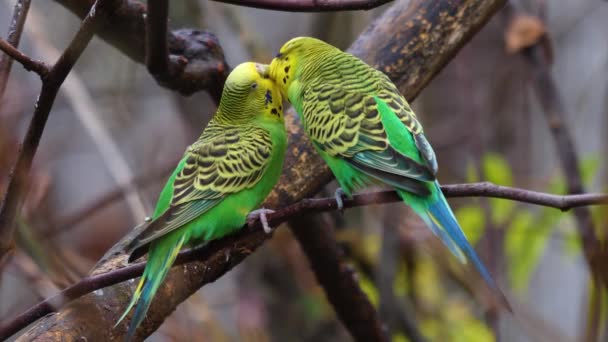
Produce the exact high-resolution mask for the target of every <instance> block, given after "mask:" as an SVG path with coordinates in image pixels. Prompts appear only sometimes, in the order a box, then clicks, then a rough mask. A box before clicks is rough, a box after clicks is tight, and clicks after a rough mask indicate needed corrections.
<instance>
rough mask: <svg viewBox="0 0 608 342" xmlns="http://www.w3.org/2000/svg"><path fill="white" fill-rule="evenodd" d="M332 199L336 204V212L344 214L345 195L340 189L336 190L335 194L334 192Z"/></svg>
mask: <svg viewBox="0 0 608 342" xmlns="http://www.w3.org/2000/svg"><path fill="white" fill-rule="evenodd" d="M334 198H335V199H336V203H337V204H338V210H339V211H340V212H341V213H342V214H344V198H346V193H345V192H344V190H342V188H337V189H336V192H334Z"/></svg>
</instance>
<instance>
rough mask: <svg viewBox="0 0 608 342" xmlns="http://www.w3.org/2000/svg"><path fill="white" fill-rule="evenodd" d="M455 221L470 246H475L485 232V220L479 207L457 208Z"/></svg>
mask: <svg viewBox="0 0 608 342" xmlns="http://www.w3.org/2000/svg"><path fill="white" fill-rule="evenodd" d="M455 215H456V219H457V220H458V222H459V223H460V227H462V230H463V231H464V233H465V235H466V236H467V239H468V240H469V242H470V243H471V245H473V246H474V245H475V244H476V243H477V242H478V241H479V239H480V238H481V237H482V236H483V233H484V231H485V223H486V222H485V218H484V215H483V210H482V209H481V207H480V206H479V205H467V206H462V207H460V208H458V210H456V212H455Z"/></svg>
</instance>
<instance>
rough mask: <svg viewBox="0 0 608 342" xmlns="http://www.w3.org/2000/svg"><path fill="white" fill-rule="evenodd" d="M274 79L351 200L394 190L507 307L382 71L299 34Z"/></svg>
mask: <svg viewBox="0 0 608 342" xmlns="http://www.w3.org/2000/svg"><path fill="white" fill-rule="evenodd" d="M270 75H271V77H272V78H273V79H274V80H275V82H276V83H277V84H278V85H279V87H280V88H281V92H282V94H283V96H284V97H286V98H287V99H288V100H289V101H290V102H291V104H292V105H293V106H294V108H295V109H296V111H297V112H298V114H299V115H300V117H301V119H302V121H303V123H304V128H305V131H306V133H307V135H308V136H309V137H310V139H311V140H312V143H313V145H314V146H315V148H316V149H317V151H318V152H319V154H320V155H321V157H322V158H323V159H324V160H325V162H326V163H327V165H328V166H329V168H330V169H331V170H332V172H333V174H334V175H335V177H336V179H337V181H338V183H339V184H340V186H341V188H342V189H343V191H344V192H345V193H346V194H347V195H349V196H350V195H351V194H352V192H353V191H355V190H357V189H360V188H363V187H365V186H367V185H369V184H372V183H373V184H385V185H389V186H391V187H393V188H394V189H395V190H396V191H397V193H398V194H399V195H400V196H401V198H402V199H403V201H404V202H405V203H406V204H408V205H410V206H411V207H412V209H413V210H414V211H415V212H416V213H417V214H418V215H419V216H420V217H421V218H422V219H423V220H424V222H425V223H426V224H427V226H428V227H429V228H430V229H431V230H432V231H433V233H435V235H437V236H438V237H439V238H440V239H441V241H442V242H443V243H444V244H445V245H446V246H447V247H448V248H449V250H450V251H451V252H452V253H453V254H454V255H455V256H456V257H457V258H458V259H459V260H460V261H462V262H466V261H467V260H471V261H472V262H473V264H474V265H475V267H476V268H477V270H478V271H479V272H480V274H481V275H482V276H483V278H484V279H485V281H486V282H487V283H488V284H489V286H490V287H491V288H492V289H494V290H495V291H496V293H497V294H498V295H499V298H500V300H501V301H503V303H504V304H506V306H507V307H508V303H507V302H506V300H505V299H504V296H503V295H502V293H501V292H500V290H499V289H498V287H497V286H496V284H495V282H494V281H493V279H492V277H491V276H490V274H489V272H488V271H487V270H486V268H485V267H484V266H483V264H482V263H481V261H480V260H479V257H478V256H477V254H476V253H475V251H474V249H473V248H472V247H471V245H470V244H469V243H468V241H467V239H466V237H465V235H464V233H463V232H462V230H461V228H460V226H459V224H458V222H457V221H456V218H455V217H454V214H453V213H452V210H451V209H450V207H449V205H448V203H447V201H446V200H445V197H444V196H443V194H442V192H441V189H440V187H439V183H438V182H437V180H436V178H435V176H436V173H437V161H436V158H435V153H434V152H433V149H432V147H431V145H430V144H429V142H428V141H427V139H426V137H425V136H424V133H423V129H422V126H421V125H420V123H419V122H418V120H417V118H416V115H415V114H414V112H413V110H412V108H411V107H410V105H409V104H408V103H407V101H406V100H405V98H404V97H403V96H402V95H401V94H400V93H399V91H398V89H397V87H396V86H395V85H394V84H393V83H392V82H391V80H390V79H389V78H388V77H387V76H386V75H385V74H383V73H382V72H380V71H378V70H376V69H374V68H372V67H370V66H369V65H367V64H365V63H364V62H363V61H361V60H360V59H359V58H357V57H355V56H353V55H351V54H349V53H346V52H343V51H341V50H339V49H337V48H336V47H333V46H331V45H329V44H327V43H325V42H323V41H321V40H318V39H315V38H310V37H299V38H294V39H292V40H290V41H288V42H287V43H285V44H284V45H283V46H282V47H281V49H280V51H279V54H278V55H277V56H276V57H275V58H274V59H273V61H272V63H271V64H270Z"/></svg>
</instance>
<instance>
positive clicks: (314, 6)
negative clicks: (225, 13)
mask: <svg viewBox="0 0 608 342" xmlns="http://www.w3.org/2000/svg"><path fill="white" fill-rule="evenodd" d="M212 1H215V2H223V3H226V4H233V5H238V6H246V7H254V8H261V9H268V10H275V11H284V12H330V11H355V10H370V9H373V8H376V7H380V6H382V5H384V4H386V3H389V2H391V1H393V0H212Z"/></svg>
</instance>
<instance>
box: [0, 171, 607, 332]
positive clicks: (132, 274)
mask: <svg viewBox="0 0 608 342" xmlns="http://www.w3.org/2000/svg"><path fill="white" fill-rule="evenodd" d="M441 190H442V191H443V193H444V194H445V196H446V197H492V198H502V199H508V200H513V201H519V202H524V203H530V204H537V205H542V206H546V207H552V208H556V209H560V210H564V211H565V210H569V209H572V208H577V207H582V206H588V205H608V194H579V195H553V194H548V193H543V192H537V191H530V190H526V189H519V188H512V187H507V186H500V185H495V184H492V183H489V182H481V183H467V184H452V185H444V186H442V187H441ZM400 201H401V198H400V197H399V196H398V195H397V193H396V192H394V191H378V192H368V193H362V194H356V195H354V196H353V197H352V198H350V199H344V208H354V207H360V206H366V205H371V204H384V203H392V202H400ZM337 209H338V205H337V203H336V200H335V198H333V197H331V198H320V199H304V200H302V201H300V202H298V203H296V204H293V205H291V206H288V207H286V208H283V209H281V210H277V211H276V212H275V213H273V214H269V215H268V222H269V224H270V225H272V226H278V225H280V224H281V223H284V222H287V221H290V222H291V224H292V226H293V229H292V231H293V232H294V234H296V235H299V234H300V233H302V232H308V231H311V230H312V231H314V232H315V233H317V234H319V235H324V234H329V233H330V232H328V230H327V229H320V228H318V227H319V225H316V224H308V223H309V222H310V221H309V220H308V219H305V220H302V219H301V218H302V217H303V216H305V215H309V214H318V213H322V212H327V211H334V210H337ZM295 219H298V220H297V221H296V220H295ZM293 222H302V223H301V224H296V225H293ZM130 235H133V234H130ZM260 236H261V237H262V239H264V238H265V236H264V234H263V233H262V229H261V225H260V223H259V222H255V223H250V224H248V225H247V226H246V227H245V228H243V229H242V230H241V231H239V232H238V233H236V234H234V235H232V236H229V237H227V238H224V239H221V240H218V241H214V242H212V243H210V244H208V245H207V246H205V247H201V248H194V249H190V250H186V251H182V252H181V253H180V254H179V256H178V258H177V261H176V262H175V265H174V266H179V265H182V264H184V263H189V262H194V261H196V266H197V267H193V268H192V269H194V270H195V271H196V270H198V268H199V267H203V268H204V267H206V268H207V270H208V271H209V273H208V275H207V273H205V272H202V276H203V277H204V279H201V280H200V281H201V282H202V283H207V282H211V281H214V280H215V279H216V278H213V276H214V275H216V276H217V275H218V273H219V275H220V276H221V274H223V273H222V271H224V272H225V271H227V270H228V269H231V268H232V267H234V266H235V265H236V264H238V261H240V260H242V259H243V258H244V256H246V255H249V254H250V253H252V252H253V251H252V250H249V249H248V248H249V247H250V246H253V244H251V243H250V242H251V241H253V240H254V239H258V238H259V237H260ZM304 238H305V239H307V238H308V236H306V237H304ZM330 240H331V239H325V238H321V239H319V240H317V241H316V242H314V243H305V244H303V246H308V247H315V248H322V249H324V250H326V249H331V250H332V253H329V254H327V253H314V252H312V253H309V255H315V254H317V255H319V256H320V255H323V256H327V255H329V256H332V255H333V257H334V258H336V260H334V261H336V262H328V261H327V260H325V262H327V264H328V265H341V268H340V270H326V271H327V272H323V275H322V276H323V277H327V278H331V279H327V281H329V280H335V279H342V280H340V281H339V282H338V283H336V284H333V286H335V287H334V288H333V289H332V290H336V291H355V290H356V289H353V288H352V287H351V286H350V285H348V284H347V282H348V281H350V280H352V277H353V275H352V272H351V271H350V270H348V269H347V266H346V265H344V264H343V263H342V262H341V261H340V260H339V257H337V256H338V255H339V254H340V252H339V251H338V250H337V246H318V243H325V241H330ZM319 241H320V242H319ZM254 248H255V247H254ZM118 250H119V249H116V250H115V251H118ZM307 254H308V253H307ZM112 257H113V254H112V253H108V254H107V255H106V258H112ZM125 258H126V256H121V257H120V259H121V260H120V261H119V264H120V265H122V263H123V261H124V260H125ZM218 258H219V260H218ZM103 261H104V260H102V263H103ZM312 262H313V263H320V262H321V260H316V259H313V260H312ZM144 266H145V263H143V262H142V263H138V264H133V265H129V266H121V268H118V269H115V270H109V271H108V272H106V273H99V272H101V271H102V270H99V272H96V273H95V274H94V275H92V276H89V277H87V278H84V279H82V280H81V281H80V282H78V283H77V284H75V285H72V286H70V287H68V288H67V289H65V290H63V291H62V292H61V293H59V294H57V295H55V296H54V297H51V298H48V299H46V300H45V301H43V302H40V303H38V304H36V305H34V306H33V307H31V308H30V309H29V310H27V311H26V312H24V313H23V314H21V315H19V316H18V317H17V318H15V319H14V320H12V321H10V322H8V323H3V324H0V340H3V339H6V338H8V337H10V336H11V335H12V334H14V333H16V332H17V331H19V330H20V329H22V328H24V327H25V326H27V325H29V324H31V323H32V322H33V321H35V320H37V319H39V318H40V317H42V316H45V315H47V314H49V313H51V312H53V311H55V310H56V309H57V308H61V307H62V306H63V305H64V304H65V303H66V302H68V301H70V300H73V299H75V298H78V297H80V296H83V295H84V294H87V293H89V292H92V291H95V290H98V289H102V288H104V287H107V286H110V285H114V284H118V283H120V282H124V281H125V280H129V279H133V278H136V277H139V276H140V275H141V273H142V272H143V269H144ZM317 266H318V267H319V268H322V267H323V265H317ZM174 268H175V269H178V267H174ZM218 269H219V271H218ZM172 272H184V271H182V270H179V271H178V270H174V271H172ZM200 273H201V272H200V271H198V272H197V274H200ZM332 274H333V276H331V275H332ZM349 287H350V289H349ZM345 288H346V290H344V289H345ZM112 293H116V291H115V290H113V291H112ZM91 296H92V297H93V298H95V295H91ZM99 296H100V297H104V296H105V295H104V294H100V295H99ZM329 297H330V298H336V296H329ZM344 297H347V296H344ZM337 298H340V295H338V296H337ZM350 298H352V297H350ZM359 300H361V301H363V300H364V299H363V298H359ZM123 304H124V303H123ZM336 307H341V308H348V307H349V305H337V306H336ZM116 314H117V315H118V314H119V313H116ZM351 314H353V315H355V317H356V314H357V313H351ZM361 314H363V315H367V314H368V313H365V312H363V313H361ZM351 317H352V316H351ZM368 319H369V316H368ZM368 322H372V323H373V322H375V321H374V320H373V319H372V320H371V321H369V320H368ZM377 323H378V322H375V324H373V326H374V328H373V329H379V326H378V324H377ZM366 328H369V326H368V327H361V329H366ZM376 332H377V333H378V335H374V336H380V334H379V330H376ZM28 336H30V337H32V336H34V335H33V334H30V335H28ZM367 336H370V335H367ZM371 340H376V339H371Z"/></svg>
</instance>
